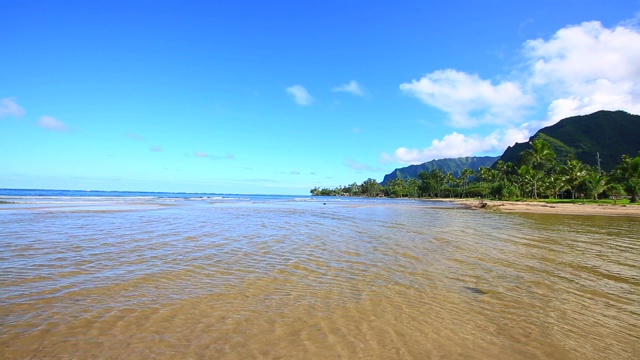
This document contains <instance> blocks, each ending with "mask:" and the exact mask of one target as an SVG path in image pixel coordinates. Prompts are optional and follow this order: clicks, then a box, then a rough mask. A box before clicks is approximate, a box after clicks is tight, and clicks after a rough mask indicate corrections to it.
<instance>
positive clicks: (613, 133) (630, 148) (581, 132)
mask: <svg viewBox="0 0 640 360" xmlns="http://www.w3.org/2000/svg"><path fill="white" fill-rule="evenodd" d="M638 134H640V115H632V114H629V113H626V112H624V111H605V110H602V111H598V112H595V113H593V114H590V115H583V116H574V117H569V118H566V119H563V120H561V121H560V122H558V123H556V124H555V125H552V126H548V127H545V128H543V129H540V131H538V132H537V133H536V134H535V135H534V136H532V137H531V139H529V142H526V143H518V144H515V145H514V146H512V147H509V148H507V150H505V152H504V154H502V156H501V157H500V160H502V161H503V162H505V163H507V162H510V163H513V164H515V165H517V166H520V165H522V164H520V161H521V158H520V154H521V153H522V152H523V151H525V150H528V149H531V144H532V143H533V141H534V140H536V139H541V140H543V141H544V142H546V143H547V144H549V147H550V148H551V150H552V151H553V152H554V153H555V154H556V156H557V161H558V162H559V163H564V162H565V161H566V160H568V159H576V160H580V161H581V162H582V163H584V164H587V165H589V166H598V158H599V159H600V166H601V168H602V169H603V170H605V171H611V170H613V168H615V167H616V165H617V164H618V162H619V161H620V155H622V154H630V155H633V154H636V153H637V152H638V150H639V149H638V143H639V139H638Z"/></svg>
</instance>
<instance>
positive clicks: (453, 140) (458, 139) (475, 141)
mask: <svg viewBox="0 0 640 360" xmlns="http://www.w3.org/2000/svg"><path fill="white" fill-rule="evenodd" d="M529 136H531V131H530V130H529V129H528V128H527V127H520V128H507V129H499V130H496V131H494V132H492V133H491V134H489V135H487V136H484V137H482V136H477V135H471V136H467V135H464V134H460V133H458V132H455V131H454V132H452V133H451V134H448V135H445V136H444V137H443V138H442V139H441V140H439V139H434V140H433V141H432V142H431V146H429V147H427V148H423V149H409V148H405V147H401V148H398V149H396V150H395V152H394V153H393V154H392V155H389V154H382V159H381V161H382V162H383V163H387V162H400V163H403V164H422V163H424V162H427V161H431V160H434V159H445V158H457V157H464V156H474V155H477V154H487V153H495V152H501V151H503V150H504V149H505V148H506V147H507V146H511V145H513V144H515V143H516V142H523V141H526V140H528V139H529Z"/></svg>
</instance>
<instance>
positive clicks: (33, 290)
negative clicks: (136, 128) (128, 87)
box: [0, 189, 640, 359]
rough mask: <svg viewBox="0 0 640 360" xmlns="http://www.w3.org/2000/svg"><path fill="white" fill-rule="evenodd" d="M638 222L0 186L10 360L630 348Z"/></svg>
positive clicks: (482, 355) (638, 269) (639, 315)
mask: <svg viewBox="0 0 640 360" xmlns="http://www.w3.org/2000/svg"><path fill="white" fill-rule="evenodd" d="M638 329H640V219H638V218H625V217H604V216H572V215H542V214H512V213H509V214H506V213H505V214H501V213H493V212H486V211H473V210H468V209H464V208H462V207H459V206H456V205H452V204H449V203H446V202H433V201H427V200H412V199H367V198H347V197H341V198H336V197H332V198H323V197H310V196H278V195H228V194H192V193H149V192H104V191H68V190H15V189H0V358H2V359H40V358H62V359H86V358H105V359H148V358H159V359H178V358H194V359H262V358H264V359H274V358H286V359H329V358H345V359H352V358H371V359H429V358H447V359H449V358H464V359H495V358H504V359H507V358H508V359H534V358H545V359H578V358H579V359H634V358H638V357H639V354H640V332H639V330H638Z"/></svg>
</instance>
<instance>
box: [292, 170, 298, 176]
mask: <svg viewBox="0 0 640 360" xmlns="http://www.w3.org/2000/svg"><path fill="white" fill-rule="evenodd" d="M291 175H300V171H297V170H293V171H292V172H291Z"/></svg>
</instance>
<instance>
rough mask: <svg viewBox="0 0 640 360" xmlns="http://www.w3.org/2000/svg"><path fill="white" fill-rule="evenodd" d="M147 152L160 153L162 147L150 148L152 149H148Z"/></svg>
mask: <svg viewBox="0 0 640 360" xmlns="http://www.w3.org/2000/svg"><path fill="white" fill-rule="evenodd" d="M149 151H152V152H162V151H164V149H163V148H162V147H160V146H152V147H150V148H149Z"/></svg>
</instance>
